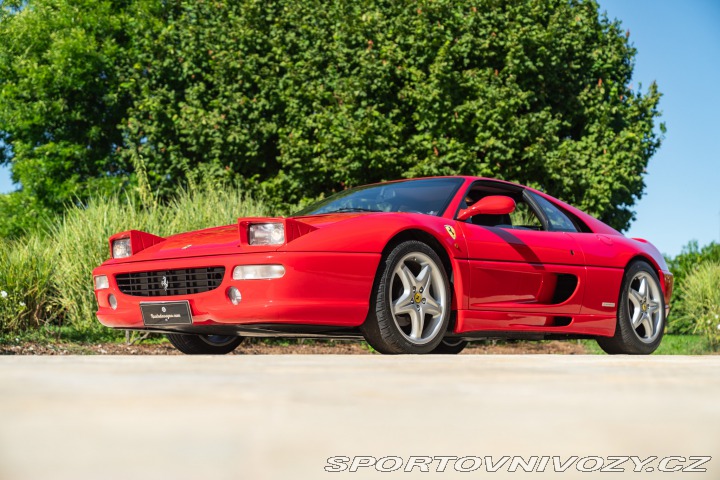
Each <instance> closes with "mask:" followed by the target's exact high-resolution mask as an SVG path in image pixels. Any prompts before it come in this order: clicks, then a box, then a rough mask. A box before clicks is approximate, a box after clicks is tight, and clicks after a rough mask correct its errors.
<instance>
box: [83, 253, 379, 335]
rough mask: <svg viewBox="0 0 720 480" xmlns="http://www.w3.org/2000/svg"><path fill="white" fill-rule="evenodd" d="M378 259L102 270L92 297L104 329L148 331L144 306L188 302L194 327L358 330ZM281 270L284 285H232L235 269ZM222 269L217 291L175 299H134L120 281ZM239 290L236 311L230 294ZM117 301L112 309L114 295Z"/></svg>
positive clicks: (293, 258)
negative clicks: (103, 280)
mask: <svg viewBox="0 0 720 480" xmlns="http://www.w3.org/2000/svg"><path fill="white" fill-rule="evenodd" d="M379 262H380V254H372V253H326V252H312V253H307V252H274V253H250V254H240V255H237V254H236V255H221V256H208V257H193V258H180V259H169V260H153V261H143V262H128V263H113V264H104V265H101V266H100V267H98V268H96V269H95V270H94V271H93V276H97V275H106V276H107V277H108V281H109V288H106V289H101V290H97V289H96V290H95V297H96V299H97V302H98V311H97V317H98V319H99V320H100V322H101V323H102V324H103V325H106V326H108V327H113V328H123V329H144V328H145V325H144V323H143V320H142V316H141V313H140V303H149V302H171V301H184V300H187V301H188V302H189V304H190V311H191V314H192V327H193V329H195V328H196V327H201V326H225V325H226V326H230V325H251V324H300V325H328V326H339V327H357V326H359V325H361V324H362V323H363V322H364V321H365V318H366V316H367V313H368V308H369V303H370V294H371V290H372V285H373V281H374V278H375V273H376V270H377V267H378V264H379ZM264 264H271V265H283V266H284V267H285V275H284V276H283V277H282V278H276V279H262V280H233V278H232V274H233V269H234V268H235V267H236V266H238V265H264ZM217 266H223V267H225V274H224V277H223V280H222V282H221V284H220V286H219V287H218V288H215V289H214V290H210V291H207V292H203V293H197V294H190V295H173V296H153V297H146V296H135V295H127V294H124V293H122V292H121V291H120V290H119V288H118V285H117V282H116V279H115V276H116V275H117V274H121V273H133V272H145V271H162V270H174V269H189V268H201V267H217ZM230 287H235V288H237V289H239V290H240V293H241V295H242V299H241V301H240V302H239V303H238V304H237V305H234V304H233V303H232V302H231V301H230V298H229V297H228V289H229V288H230ZM110 295H114V296H115V299H116V300H117V305H116V308H113V307H111V306H110V302H109V300H108V299H109V296H110Z"/></svg>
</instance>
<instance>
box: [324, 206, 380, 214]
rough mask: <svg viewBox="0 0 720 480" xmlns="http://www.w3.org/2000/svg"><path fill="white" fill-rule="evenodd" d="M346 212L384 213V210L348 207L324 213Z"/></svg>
mask: <svg viewBox="0 0 720 480" xmlns="http://www.w3.org/2000/svg"><path fill="white" fill-rule="evenodd" d="M346 212H382V210H373V209H372V208H358V207H346V208H338V209H337V210H328V211H327V212H322V213H346Z"/></svg>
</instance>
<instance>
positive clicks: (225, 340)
mask: <svg viewBox="0 0 720 480" xmlns="http://www.w3.org/2000/svg"><path fill="white" fill-rule="evenodd" d="M199 337H200V339H201V340H202V341H203V342H205V343H207V344H208V345H212V346H213V347H224V346H225V345H230V344H231V343H232V342H234V341H235V339H236V338H237V337H233V336H227V335H199Z"/></svg>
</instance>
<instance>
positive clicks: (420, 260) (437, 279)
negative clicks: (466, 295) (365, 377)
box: [362, 240, 450, 353]
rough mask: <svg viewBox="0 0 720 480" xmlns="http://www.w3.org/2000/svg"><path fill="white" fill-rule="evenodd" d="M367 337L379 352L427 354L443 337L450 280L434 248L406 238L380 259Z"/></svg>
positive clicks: (366, 331)
mask: <svg viewBox="0 0 720 480" xmlns="http://www.w3.org/2000/svg"><path fill="white" fill-rule="evenodd" d="M375 284H376V285H375V290H374V298H373V304H374V307H375V308H374V309H372V311H371V314H370V315H369V316H368V319H367V321H366V322H365V324H364V325H363V328H362V330H363V333H364V335H365V339H366V340H367V342H368V343H369V344H370V345H371V346H372V347H373V348H375V349H376V350H377V351H379V352H382V353H428V352H431V351H432V350H434V349H435V348H436V347H437V346H438V344H439V343H440V342H441V341H442V339H443V336H444V335H445V331H446V330H447V326H448V321H449V318H450V282H449V281H448V277H447V273H446V272H445V267H444V266H443V264H442V261H441V260H440V257H439V256H438V255H437V253H436V252H435V251H434V250H433V249H432V248H430V247H429V246H428V245H426V244H425V243H422V242H419V241H416V240H410V241H406V242H403V243H400V244H399V245H397V246H396V247H395V248H393V250H392V251H391V252H390V254H388V255H387V257H385V258H384V259H383V261H382V264H381V266H380V269H379V271H378V278H377V280H376V282H375Z"/></svg>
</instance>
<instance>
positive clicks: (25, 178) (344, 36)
mask: <svg viewBox="0 0 720 480" xmlns="http://www.w3.org/2000/svg"><path fill="white" fill-rule="evenodd" d="M4 4H5V5H7V2H5V3H4ZM598 9H599V8H598V5H597V4H596V3H595V1H593V0H527V1H520V2H503V1H498V0H476V1H469V0H422V1H419V2H405V1H401V2H395V1H382V0H368V1H366V2H352V1H339V2H322V1H319V0H306V1H298V0H271V1H265V0H263V1H260V0H239V1H233V2H226V1H220V0H218V1H207V0H192V1H190V0H186V1H180V0H178V1H160V0H124V1H121V0H103V1H95V0H84V1H72V2H71V1H70V0H28V1H27V2H25V3H23V4H21V5H20V7H17V8H14V9H13V8H9V7H7V6H6V7H5V10H4V13H3V17H2V20H1V21H0V132H2V136H3V140H4V142H5V144H6V145H7V146H9V147H10V148H8V149H7V150H6V152H5V156H4V161H5V162H10V163H12V166H13V174H14V178H15V179H16V180H17V181H19V182H20V183H21V184H22V187H23V190H24V191H26V192H28V193H27V194H28V195H30V196H31V197H33V198H35V199H37V201H38V202H39V205H42V206H44V207H46V208H50V209H57V208H58V206H59V205H61V204H63V203H64V202H67V201H68V200H70V199H72V198H74V197H75V196H78V195H80V196H82V195H83V194H84V193H85V192H87V191H89V190H92V189H100V190H102V191H104V190H106V189H107V188H109V187H110V186H112V185H117V184H119V183H122V182H125V181H126V180H130V181H131V182H133V181H134V177H133V175H134V174H135V173H137V174H141V175H146V176H147V178H148V179H149V181H150V183H151V185H153V187H154V188H155V189H157V191H158V192H159V194H160V195H168V194H170V192H171V191H172V190H173V189H175V188H176V187H177V185H178V184H182V183H185V182H187V181H191V182H192V181H196V180H197V179H199V178H202V177H217V178H222V179H229V180H233V181H237V180H239V181H242V182H244V185H246V187H247V188H250V189H254V190H262V191H264V192H265V193H267V194H268V195H269V196H272V198H275V199H277V200H278V201H279V202H282V203H285V204H296V203H298V202H301V201H303V200H305V199H308V198H312V197H316V196H317V195H320V194H322V193H323V192H328V191H331V190H338V189H342V188H345V187H347V186H352V185H358V184H362V183H367V182H374V181H380V180H387V179H394V178H401V177H413V176H421V175H443V174H479V175H484V176H491V177H498V178H503V179H508V180H515V181H519V182H522V183H525V184H529V185H532V186H535V187H539V188H542V189H543V190H545V191H547V192H548V193H551V194H553V195H556V196H558V197H560V198H562V199H563V200H566V201H568V202H569V203H572V204H575V205H577V206H579V207H580V208H583V209H585V210H586V211H588V212H589V213H592V214H594V215H596V216H597V217H599V218H601V219H602V220H604V221H607V222H608V223H610V224H611V225H613V226H614V227H616V228H618V229H625V228H627V227H628V226H629V223H630V222H631V220H632V216H633V212H632V207H633V205H634V203H635V201H636V200H637V199H638V198H639V197H640V196H641V195H642V192H643V189H644V182H643V174H644V172H645V168H646V166H647V163H648V160H649V159H650V157H651V156H652V155H653V153H654V152H655V150H656V149H657V148H658V147H659V145H660V138H659V136H658V134H657V132H656V130H655V128H654V127H655V122H656V121H657V119H658V116H659V111H658V102H659V98H660V93H659V92H658V90H657V88H656V86H655V84H652V85H651V86H650V87H649V88H648V89H647V91H645V92H643V91H641V89H640V88H639V86H638V88H633V87H632V85H631V84H630V81H631V76H632V68H633V59H634V56H635V54H636V51H635V49H634V48H633V46H632V44H631V43H630V42H629V39H628V34H626V32H625V31H623V30H622V28H621V25H620V24H619V22H617V21H611V20H608V19H607V18H606V17H604V16H603V15H601V14H599V13H598ZM661 129H662V125H661ZM15 203H18V202H15Z"/></svg>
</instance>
